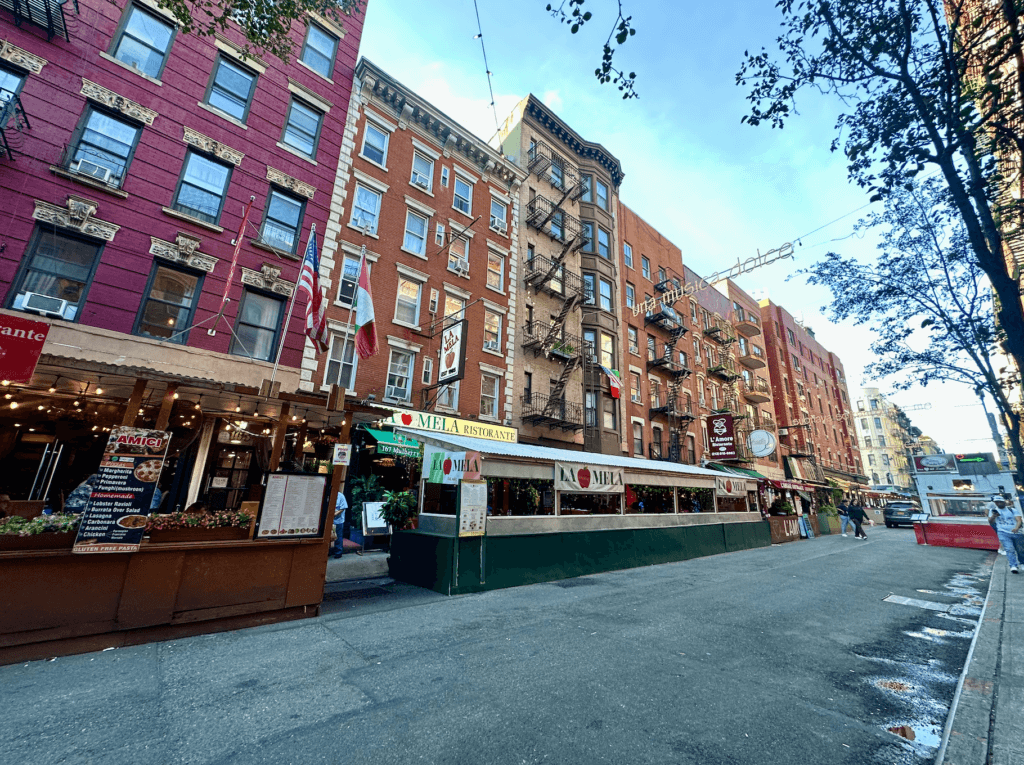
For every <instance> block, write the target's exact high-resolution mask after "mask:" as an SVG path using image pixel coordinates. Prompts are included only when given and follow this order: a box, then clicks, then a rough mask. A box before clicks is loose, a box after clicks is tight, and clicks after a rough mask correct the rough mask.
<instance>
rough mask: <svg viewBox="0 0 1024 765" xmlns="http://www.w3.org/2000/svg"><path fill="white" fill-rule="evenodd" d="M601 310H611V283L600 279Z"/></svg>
mask: <svg viewBox="0 0 1024 765" xmlns="http://www.w3.org/2000/svg"><path fill="white" fill-rule="evenodd" d="M600 281H601V310H602V311H611V310H612V283H611V282H609V281H607V280H605V279H601V280H600Z"/></svg>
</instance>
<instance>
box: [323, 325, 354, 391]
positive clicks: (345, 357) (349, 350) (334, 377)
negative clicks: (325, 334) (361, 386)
mask: <svg viewBox="0 0 1024 765" xmlns="http://www.w3.org/2000/svg"><path fill="white" fill-rule="evenodd" d="M355 346H356V344H355V336H354V335H351V334H350V335H349V336H348V337H347V338H346V337H344V336H343V335H331V349H330V352H329V353H328V356H327V371H326V372H325V374H324V385H337V386H338V387H340V388H343V389H344V388H347V389H349V390H352V389H353V388H355V387H356V364H357V363H358V358H359V357H358V356H357V355H356V354H355Z"/></svg>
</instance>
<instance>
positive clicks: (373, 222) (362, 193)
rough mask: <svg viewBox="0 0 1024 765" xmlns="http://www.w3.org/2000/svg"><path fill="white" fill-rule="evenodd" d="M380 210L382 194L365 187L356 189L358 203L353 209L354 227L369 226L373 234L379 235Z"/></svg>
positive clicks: (368, 228)
mask: <svg viewBox="0 0 1024 765" xmlns="http://www.w3.org/2000/svg"><path fill="white" fill-rule="evenodd" d="M379 210H380V194H378V193H377V192H376V191H370V189H368V188H366V187H365V186H357V187H356V201H355V205H354V206H353V208H352V225H354V226H356V227H357V228H363V226H367V230H368V232H369V233H371V234H375V233H377V212H378V211H379Z"/></svg>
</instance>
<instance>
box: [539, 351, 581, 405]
mask: <svg viewBox="0 0 1024 765" xmlns="http://www.w3.org/2000/svg"><path fill="white" fill-rule="evenodd" d="M582 362H583V355H582V354H577V355H576V356H575V357H573V359H572V360H571V361H569V362H568V363H567V364H566V365H565V366H563V367H562V373H561V374H560V375H559V376H558V379H557V380H556V381H555V385H554V387H553V388H552V389H551V394H550V398H549V399H548V406H549V407H550V406H552V405H553V404H554V402H556V401H558V400H560V399H564V398H565V388H566V386H567V385H568V384H569V378H570V377H571V376H572V373H573V372H575V371H576V369H577V368H578V367H579V366H580V364H581V363H582ZM546 414H549V413H547V412H546Z"/></svg>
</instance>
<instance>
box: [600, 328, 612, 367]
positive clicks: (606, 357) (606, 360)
mask: <svg viewBox="0 0 1024 765" xmlns="http://www.w3.org/2000/svg"><path fill="white" fill-rule="evenodd" d="M601 364H603V365H604V366H606V367H608V368H609V369H614V368H615V341H614V340H613V339H612V336H611V335H609V334H608V333H607V332H602V333H601Z"/></svg>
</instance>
